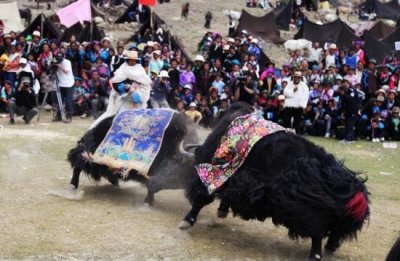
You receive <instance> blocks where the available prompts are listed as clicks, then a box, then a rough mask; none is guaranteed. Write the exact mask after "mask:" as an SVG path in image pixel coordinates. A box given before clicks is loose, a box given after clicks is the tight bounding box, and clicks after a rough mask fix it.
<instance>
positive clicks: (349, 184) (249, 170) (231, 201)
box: [185, 103, 369, 260]
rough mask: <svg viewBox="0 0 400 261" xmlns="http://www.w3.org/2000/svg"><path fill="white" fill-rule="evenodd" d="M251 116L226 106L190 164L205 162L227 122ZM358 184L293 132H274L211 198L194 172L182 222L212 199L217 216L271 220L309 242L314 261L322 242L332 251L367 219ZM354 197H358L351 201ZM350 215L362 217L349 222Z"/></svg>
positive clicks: (245, 108)
mask: <svg viewBox="0 0 400 261" xmlns="http://www.w3.org/2000/svg"><path fill="white" fill-rule="evenodd" d="M251 111H252V108H251V107H250V106H248V105H244V104H241V103H239V104H236V105H234V106H232V108H231V109H230V111H229V113H227V114H226V115H227V116H226V117H225V118H224V119H222V121H221V122H220V123H219V124H218V125H217V127H216V128H215V130H214V131H213V132H212V133H211V134H210V135H209V136H208V138H207V140H206V141H205V143H204V144H203V146H202V147H200V148H199V149H198V150H197V151H196V160H195V161H196V164H199V163H205V162H207V163H210V162H211V159H212V156H213V154H214V152H215V150H216V148H217V146H218V144H219V141H220V139H221V137H222V135H223V134H224V132H225V131H226V129H227V127H228V125H229V123H230V122H231V121H232V120H233V119H234V118H236V117H237V116H239V115H243V114H246V113H249V112H251ZM364 182H365V180H363V179H362V178H360V177H359V176H358V174H357V173H354V172H353V171H351V170H349V169H347V168H346V167H345V166H344V165H343V164H342V163H341V162H338V161H337V160H336V159H335V158H334V157H333V155H331V154H329V153H327V152H326V151H325V150H324V149H323V148H321V147H319V146H316V145H314V144H313V143H311V142H309V141H307V140H306V139H304V138H302V137H300V136H298V135H295V134H293V133H290V132H277V133H274V134H271V135H268V136H266V137H264V138H262V139H261V140H260V141H259V142H258V143H256V144H255V145H254V147H253V149H252V151H251V152H250V154H249V155H248V157H247V159H246V160H245V162H244V163H243V165H242V167H241V168H240V169H239V170H238V171H237V173H236V174H235V175H234V176H232V177H231V178H230V179H229V180H228V181H227V182H226V183H225V184H224V185H223V187H222V188H220V189H219V190H217V191H216V193H214V194H212V195H209V194H208V191H207V189H206V187H205V186H204V185H203V184H202V182H201V180H200V178H199V177H198V175H197V173H194V174H193V180H192V182H191V183H190V184H189V185H188V187H187V189H186V197H187V198H188V199H189V201H190V203H191V204H192V206H193V208H192V210H191V212H189V214H188V215H187V216H186V218H185V221H187V222H189V223H190V224H193V223H194V222H195V221H196V216H197V214H198V212H199V211H200V209H201V208H202V207H203V206H204V205H206V204H209V203H210V202H212V201H213V199H214V197H218V198H220V199H221V201H222V203H221V206H222V208H221V206H220V210H222V211H223V210H225V211H227V210H228V208H229V207H230V208H231V210H232V213H233V215H235V216H240V217H241V218H243V219H245V220H250V219H257V220H260V221H264V220H265V219H266V218H267V217H271V218H272V222H273V223H274V224H275V225H284V226H285V227H287V228H288V230H289V231H288V232H289V236H290V238H294V239H297V238H299V237H301V238H307V237H311V238H312V239H313V249H314V250H313V251H311V254H310V258H314V259H316V260H319V258H318V256H319V257H320V256H321V253H320V252H321V251H320V246H319V245H320V244H321V240H322V238H324V237H329V239H328V243H327V245H326V248H327V249H328V250H330V251H335V250H336V249H337V248H338V247H339V245H340V243H341V242H342V241H343V240H346V239H352V238H355V237H356V235H357V231H359V230H361V228H362V226H363V223H364V220H365V219H367V218H368V216H369V209H368V192H367V188H366V186H365V185H364ZM357 193H361V195H362V196H361V198H356V200H353V199H354V197H355V195H359V194H357ZM352 200H353V203H354V204H352V205H351V206H350V207H349V204H348V203H349V202H350V201H352ZM224 206H225V207H224ZM224 208H225V209H224ZM349 208H350V209H349ZM352 213H357V214H359V213H362V215H363V216H362V217H361V218H360V219H355V218H353V216H352Z"/></svg>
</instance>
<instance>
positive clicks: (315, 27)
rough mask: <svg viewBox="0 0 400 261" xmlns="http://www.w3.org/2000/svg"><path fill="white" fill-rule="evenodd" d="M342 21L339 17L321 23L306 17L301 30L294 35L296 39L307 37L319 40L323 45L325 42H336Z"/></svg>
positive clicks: (315, 40) (312, 40) (310, 39)
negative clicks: (329, 21)
mask: <svg viewBox="0 0 400 261" xmlns="http://www.w3.org/2000/svg"><path fill="white" fill-rule="evenodd" d="M341 23H342V22H341V21H340V19H337V20H336V21H333V22H331V23H327V24H324V25H319V24H316V23H313V22H311V21H310V20H308V19H307V18H306V19H304V22H303V25H302V26H301V28H300V30H299V31H298V32H297V33H296V34H295V35H294V39H307V40H309V41H311V42H319V43H320V44H321V45H322V44H324V43H325V42H330V43H332V42H333V43H335V42H337V40H338V39H339V35H340V32H341V29H342V24H341Z"/></svg>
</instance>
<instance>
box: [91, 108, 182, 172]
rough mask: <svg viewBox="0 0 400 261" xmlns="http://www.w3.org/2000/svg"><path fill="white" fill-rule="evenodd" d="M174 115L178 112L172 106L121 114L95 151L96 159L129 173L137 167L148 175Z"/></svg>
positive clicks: (94, 156)
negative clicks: (171, 108)
mask: <svg viewBox="0 0 400 261" xmlns="http://www.w3.org/2000/svg"><path fill="white" fill-rule="evenodd" d="M173 114H174V111H172V110H169V109H135V110H129V111H124V112H121V113H119V114H118V115H117V116H115V118H114V120H113V123H112V126H111V128H110V130H109V131H108V133H107V135H106V137H105V138H104V140H103V141H102V142H101V144H100V146H99V147H98V148H97V150H96V152H95V153H94V155H93V161H94V162H96V163H98V164H102V165H106V166H108V167H110V168H112V169H115V170H118V171H119V172H120V173H123V174H124V175H125V176H126V175H127V174H128V173H129V171H130V170H136V171H138V172H139V173H140V174H142V175H143V176H146V177H147V173H148V171H149V169H150V167H151V165H152V163H153V161H154V159H155V158H156V156H157V154H158V152H159V151H160V148H161V144H162V141H163V137H164V133H165V130H166V129H167V128H168V126H169V124H170V122H171V119H172V116H173Z"/></svg>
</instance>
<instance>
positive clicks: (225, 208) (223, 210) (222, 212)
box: [217, 199, 230, 218]
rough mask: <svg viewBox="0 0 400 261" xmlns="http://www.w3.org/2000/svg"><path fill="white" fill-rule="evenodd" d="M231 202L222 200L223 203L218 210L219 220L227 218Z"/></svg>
mask: <svg viewBox="0 0 400 261" xmlns="http://www.w3.org/2000/svg"><path fill="white" fill-rule="evenodd" d="M229 207H230V205H229V202H228V201H227V200H224V199H221V203H220V204H219V207H218V210H217V217H219V218H226V217H227V216H228V213H229Z"/></svg>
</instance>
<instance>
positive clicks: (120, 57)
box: [110, 46, 126, 75]
mask: <svg viewBox="0 0 400 261" xmlns="http://www.w3.org/2000/svg"><path fill="white" fill-rule="evenodd" d="M125 58H126V57H125V55H124V47H123V46H118V47H117V53H116V54H115V55H113V56H112V57H111V62H110V70H111V75H114V72H115V71H116V70H118V68H119V67H120V66H121V65H122V64H123V63H124V62H125Z"/></svg>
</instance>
